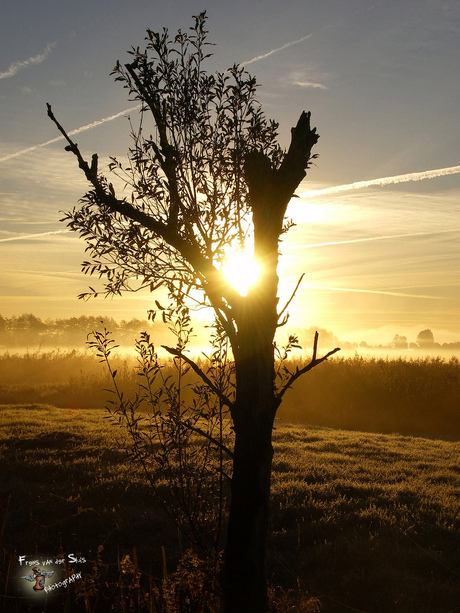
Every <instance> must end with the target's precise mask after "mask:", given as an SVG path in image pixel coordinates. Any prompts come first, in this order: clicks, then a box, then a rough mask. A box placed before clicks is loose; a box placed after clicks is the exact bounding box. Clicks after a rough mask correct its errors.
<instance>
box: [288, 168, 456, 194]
mask: <svg viewBox="0 0 460 613" xmlns="http://www.w3.org/2000/svg"><path fill="white" fill-rule="evenodd" d="M458 173H460V166H450V167H448V168H437V169H435V170H425V171H423V172H411V173H408V174H404V175H395V176H393V177H382V178H380V179H371V180H370V181H356V182H355V183H347V184H346V185H336V186H334V187H326V188H324V189H316V190H311V191H308V192H302V193H301V194H298V197H299V198H316V197H317V196H327V195H329V194H338V193H339V192H349V191H352V190H355V189H363V188H364V187H372V186H374V185H393V184H395V183H407V182H409V181H423V179H436V178H437V177H445V176H447V175H455V174H458Z"/></svg>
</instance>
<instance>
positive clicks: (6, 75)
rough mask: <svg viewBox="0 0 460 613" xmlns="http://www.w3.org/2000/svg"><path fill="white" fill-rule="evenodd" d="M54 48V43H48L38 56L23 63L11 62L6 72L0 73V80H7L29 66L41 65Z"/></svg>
mask: <svg viewBox="0 0 460 613" xmlns="http://www.w3.org/2000/svg"><path fill="white" fill-rule="evenodd" d="M55 46H56V43H48V44H47V45H46V49H45V51H44V52H43V53H41V54H40V55H35V56H34V57H29V58H28V59H27V60H24V61H23V62H13V63H12V64H11V66H10V67H9V68H8V70H7V71H6V72H0V79H8V78H9V77H14V75H15V74H16V73H18V72H19V71H20V70H22V69H23V68H28V67H29V66H33V65H34V64H41V63H42V62H44V61H45V60H46V58H47V57H48V56H49V54H50V53H51V51H52V50H53V48H54V47H55Z"/></svg>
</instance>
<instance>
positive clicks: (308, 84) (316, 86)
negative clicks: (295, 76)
mask: <svg viewBox="0 0 460 613" xmlns="http://www.w3.org/2000/svg"><path fill="white" fill-rule="evenodd" d="M292 84H293V85H298V86H299V87H305V88H307V87H311V88H313V89H328V87H327V86H326V85H323V84H322V83H315V82H314V81H294V82H293V83H292Z"/></svg>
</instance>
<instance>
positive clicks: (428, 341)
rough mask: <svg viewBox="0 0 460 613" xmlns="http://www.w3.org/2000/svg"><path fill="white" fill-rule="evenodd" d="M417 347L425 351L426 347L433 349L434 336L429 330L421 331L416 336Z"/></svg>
mask: <svg viewBox="0 0 460 613" xmlns="http://www.w3.org/2000/svg"><path fill="white" fill-rule="evenodd" d="M417 345H418V346H419V347H420V348H421V349H426V348H428V347H433V345H434V336H433V332H432V331H431V330H422V331H421V332H419V333H418V334H417Z"/></svg>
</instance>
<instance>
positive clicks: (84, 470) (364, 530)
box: [0, 404, 460, 613]
mask: <svg viewBox="0 0 460 613" xmlns="http://www.w3.org/2000/svg"><path fill="white" fill-rule="evenodd" d="M0 415H1V425H2V428H1V439H2V440H1V446H0V449H1V451H0V458H1V462H2V466H3V467H7V469H6V470H3V471H2V485H1V490H2V518H1V521H2V523H1V534H2V543H1V549H0V551H1V571H2V572H1V577H2V579H1V585H0V594H1V596H2V598H1V599H0V603H1V607H2V608H1V609H0V610H4V611H9V610H16V611H19V612H21V611H27V610H28V608H27V606H28V602H27V601H25V602H24V601H23V600H18V601H14V604H15V606H14V608H12V607H11V605H12V603H13V596H14V595H15V594H17V590H18V589H19V587H20V581H22V580H21V579H19V578H18V577H20V576H21V574H22V573H21V569H20V568H19V567H18V556H19V555H22V554H28V555H29V558H30V556H32V558H33V556H34V555H38V553H39V552H43V554H44V555H45V553H46V555H49V554H51V555H57V554H59V556H62V557H63V558H64V557H65V556H66V554H68V553H69V552H72V553H73V554H74V555H75V556H79V557H80V556H82V557H84V559H85V561H86V562H85V564H84V565H83V566H82V569H83V571H84V576H85V581H84V582H83V581H82V582H80V583H75V584H74V585H73V586H72V590H69V591H68V592H67V593H66V592H65V593H64V594H63V595H61V597H57V598H58V600H57V602H56V600H55V601H54V602H51V603H50V604H49V606H48V608H46V609H43V610H48V611H55V610H60V611H64V610H68V611H86V612H88V613H89V612H90V611H91V612H92V611H105V610H107V611H108V610H113V611H131V610H139V611H141V610H145V611H160V610H162V611H170V612H172V611H174V610H187V611H189V610H190V611H192V610H196V611H198V610H199V609H193V608H183V609H174V608H171V607H170V608H162V609H160V608H156V607H157V605H158V607H159V604H158V603H159V602H160V601H159V600H155V598H154V597H153V595H154V594H155V593H156V592H155V589H154V586H161V585H162V584H163V583H164V579H165V577H169V580H170V581H171V580H174V575H173V574H171V571H174V569H175V566H176V563H177V560H178V558H179V557H180V556H181V553H183V550H184V547H185V546H184V544H183V543H182V542H181V539H180V538H179V536H178V534H177V532H176V531H175V530H174V529H172V528H171V526H170V524H169V522H168V520H167V518H166V517H165V516H164V514H163V513H162V511H161V509H160V508H159V507H158V505H157V504H156V503H155V500H154V499H153V498H152V496H151V494H150V492H149V487H148V486H147V484H146V483H145V480H144V479H143V476H142V474H141V472H140V471H139V470H137V469H136V468H135V467H133V466H132V465H130V464H129V462H127V458H126V456H125V454H124V452H123V450H122V449H121V446H120V436H121V433H120V431H119V430H118V429H117V428H114V427H113V426H112V425H110V424H109V423H108V422H107V420H105V419H104V415H105V414H104V411H102V410H99V409H93V410H85V409H59V408H56V407H52V406H49V405H40V404H35V405H4V406H2V407H1V411H0ZM274 446H275V460H274V474H273V487H272V509H273V511H272V518H271V539H270V557H269V568H270V579H271V585H272V586H273V589H272V600H273V602H274V603H276V609H275V610H279V611H296V610H299V611H310V612H314V611H322V612H325V613H335V612H342V611H350V610H351V611H364V612H367V613H389V612H395V613H412V612H414V613H415V612H417V613H438V612H439V613H441V612H442V613H447V612H448V611H452V612H453V611H456V610H458V608H459V607H460V594H459V590H458V586H459V581H460V546H459V545H460V540H459V539H460V535H459V530H458V526H459V523H458V522H459V510H460V500H459V490H460V466H459V462H458V458H459V452H460V444H459V443H456V442H447V441H439V440H428V439H423V438H416V437H407V436H401V435H384V434H369V433H362V432H353V431H344V430H337V429H329V428H322V427H318V426H303V425H292V424H286V423H284V422H282V421H278V422H277V427H276V431H275V433H274ZM193 568H194V570H195V575H194V574H193V573H191V580H192V581H196V573H197V572H198V571H199V570H200V569H199V567H198V566H197V565H196V564H194V565H193ZM188 572H189V573H190V570H189V571H188ZM167 573H169V574H167ZM187 576H190V574H189V575H187ZM180 581H181V582H182V584H181V585H182V589H183V590H184V589H185V588H184V585H183V582H184V577H183V576H182V577H181V579H180ZM6 582H7V583H8V585H6ZM277 586H278V587H277ZM279 586H281V587H279ZM194 589H195V595H196V589H197V588H196V584H195V586H194ZM158 593H159V592H158ZM150 595H152V596H150ZM6 596H8V597H6ZM129 603H131V608H130V604H129ZM133 603H135V605H136V606H134V604H133ZM155 603H156V604H155ZM111 606H113V608H112V609H111V608H110V607H111ZM163 606H164V604H163ZM10 607H11V608H10Z"/></svg>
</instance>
